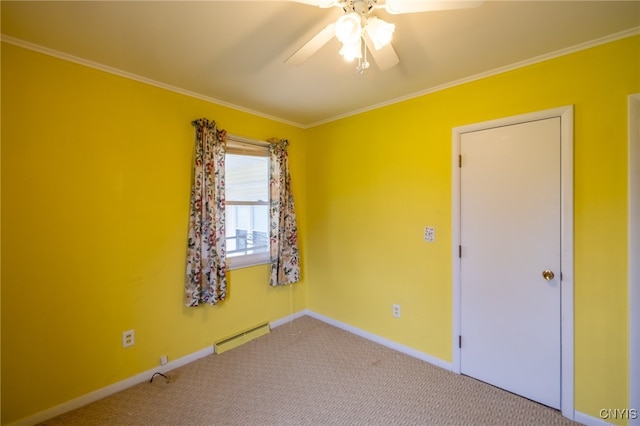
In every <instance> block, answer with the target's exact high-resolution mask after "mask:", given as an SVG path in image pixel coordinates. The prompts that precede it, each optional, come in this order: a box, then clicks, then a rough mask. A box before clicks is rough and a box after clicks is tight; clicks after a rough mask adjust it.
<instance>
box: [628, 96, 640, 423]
mask: <svg viewBox="0 0 640 426" xmlns="http://www.w3.org/2000/svg"><path fill="white" fill-rule="evenodd" d="M628 110H629V111H628V114H629V121H628V124H627V125H628V138H629V148H628V149H629V153H628V155H629V159H628V161H629V171H628V174H629V176H628V180H629V184H628V191H629V207H628V208H629V213H628V215H629V216H628V220H629V225H628V226H629V236H628V238H629V257H628V259H627V262H628V268H629V408H636V409H640V308H638V307H639V306H640V265H639V263H640V218H639V217H640V183H639V182H640V119H639V118H638V117H639V116H640V93H636V94H633V95H629V99H628ZM629 425H640V415H638V416H637V417H636V418H635V419H629Z"/></svg>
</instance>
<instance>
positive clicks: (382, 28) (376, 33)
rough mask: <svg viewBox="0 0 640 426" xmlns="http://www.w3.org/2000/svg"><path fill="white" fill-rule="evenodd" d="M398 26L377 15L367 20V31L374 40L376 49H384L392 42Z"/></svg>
mask: <svg viewBox="0 0 640 426" xmlns="http://www.w3.org/2000/svg"><path fill="white" fill-rule="evenodd" d="M395 29H396V26H395V25H394V24H390V23H388V22H385V21H383V20H382V19H378V18H376V17H375V16H374V17H373V18H371V19H369V20H368V21H367V25H366V27H365V31H366V32H367V34H368V35H369V38H371V41H373V46H374V48H375V49H376V50H380V49H382V48H383V47H384V46H386V45H387V44H389V43H390V42H391V38H392V37H393V32H394V31H395Z"/></svg>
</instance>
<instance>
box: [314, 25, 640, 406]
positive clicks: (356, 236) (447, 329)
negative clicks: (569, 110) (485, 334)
mask: <svg viewBox="0 0 640 426" xmlns="http://www.w3.org/2000/svg"><path fill="white" fill-rule="evenodd" d="M639 64H640V37H638V36H636V37H632V38H627V39H624V40H620V41H616V42H614V43H611V44H607V45H602V46H599V47H595V48H592V49H589V50H586V51H581V52H578V53H574V54H571V55H567V56H564V57H560V58H557V59H554V60H549V61H546V62H543V63H539V64H535V65H532V66H528V67H525V68H521V69H517V70H514V71H510V72H507V73H503V74H500V75H496V76H493V77H490V78H485V79H482V80H479V81H475V82H471V83H468V84H464V85H460V86H457V87H454V88H450V89H447V90H443V91H440V92H437V93H433V94H429V95H426V96H422V97H419V98H416V99H413V100H409V101H406V102H402V103H399V104H395V105H391V106H387V107H384V108H380V109H377V110H374V111H370V112H367V113H363V114H359V115H357V116H354V117H350V118H345V119H342V120H340V121H336V122H332V123H328V124H325V125H322V126H318V127H316V128H313V129H310V130H309V131H308V133H309V145H308V148H307V156H308V158H313V159H315V161H313V162H309V163H308V167H307V191H308V194H309V196H308V197H307V203H308V204H307V209H308V219H307V220H308V224H307V225H308V226H307V230H306V231H307V232H306V238H307V240H308V241H309V245H308V247H307V250H308V252H307V259H308V263H307V265H306V270H307V276H308V278H309V279H308V286H309V289H308V292H309V293H308V298H309V304H308V307H309V309H311V310H313V311H316V312H319V313H321V314H324V315H327V316H329V317H331V318H334V319H337V320H340V321H344V322H346V323H349V324H351V325H354V326H356V327H359V328H362V329H364V330H366V331H369V332H372V333H374V334H377V335H380V336H383V337H385V338H388V339H391V340H393V341H396V342H399V343H401V344H404V345H407V346H410V347H413V348H415V349H417V350H419V351H422V352H424V353H427V354H430V355H433V356H435V357H438V358H441V359H443V360H446V361H451V360H452V339H451V333H452V284H451V283H452V273H451V268H452V263H451V226H452V225H451V129H452V128H453V127H456V126H460V125H465V124H470V123H476V122H482V121H486V120H491V119H497V118H501V117H506V116H512V115H518V114H523V113H528V112H533V111H538V110H544V109H549V108H555V107H559V106H564V105H571V104H572V105H574V106H575V111H574V113H575V194H574V203H575V408H576V410H578V411H580V412H583V413H586V414H589V415H591V416H594V417H598V413H599V410H600V409H601V408H609V407H627V406H628V402H627V400H628V396H627V389H628V371H629V370H628V366H627V362H628V361H627V354H628V346H627V340H628V339H627V336H628V327H627V320H628V316H627V309H626V306H627V252H626V247H627V229H626V220H627V217H626V211H627V206H626V205H627V202H626V191H627V184H626V178H627V154H626V150H627V142H626V103H627V95H629V94H631V93H636V92H638V91H640V66H639ZM311 194H313V196H311ZM427 225H431V226H434V227H435V229H436V242H435V243H433V244H427V243H425V242H423V241H422V233H423V228H424V226H427ZM393 303H399V304H401V306H402V317H401V319H395V318H393V317H392V315H391V305H392V304H393Z"/></svg>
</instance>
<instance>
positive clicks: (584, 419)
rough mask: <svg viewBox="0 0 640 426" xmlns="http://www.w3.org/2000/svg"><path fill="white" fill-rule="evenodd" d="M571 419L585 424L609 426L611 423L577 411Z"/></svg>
mask: <svg viewBox="0 0 640 426" xmlns="http://www.w3.org/2000/svg"><path fill="white" fill-rule="evenodd" d="M573 420H574V421H576V422H578V423H582V424H583V425H586V426H611V423H609V422H607V421H605V420H603V419H601V418H598V417H593V416H590V415H589V414H585V413H581V412H579V411H576V412H575V413H574V416H573Z"/></svg>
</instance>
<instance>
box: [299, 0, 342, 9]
mask: <svg viewBox="0 0 640 426" xmlns="http://www.w3.org/2000/svg"><path fill="white" fill-rule="evenodd" d="M289 1H291V2H294V3H302V4H309V5H311V6H318V7H322V8H325V7H333V6H336V3H338V2H337V1H335V0H289Z"/></svg>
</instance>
